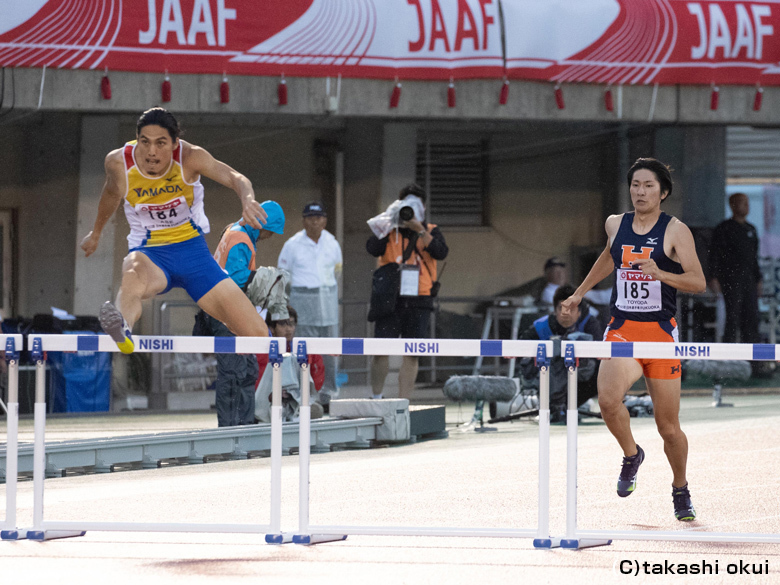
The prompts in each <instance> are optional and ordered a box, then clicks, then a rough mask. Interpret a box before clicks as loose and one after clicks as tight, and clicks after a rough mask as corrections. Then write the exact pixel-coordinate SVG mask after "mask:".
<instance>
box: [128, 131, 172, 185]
mask: <svg viewBox="0 0 780 585" xmlns="http://www.w3.org/2000/svg"><path fill="white" fill-rule="evenodd" d="M178 144H179V142H178V140H174V139H173V138H171V135H170V133H169V132H168V130H166V129H165V128H163V127H162V126H158V125H157V124H149V125H148V126H144V127H143V128H141V130H140V131H139V132H138V146H136V148H135V162H136V164H137V165H138V166H139V167H140V169H141V171H142V172H143V173H144V174H145V175H149V176H151V177H159V176H160V175H162V174H163V173H165V171H167V170H168V167H169V166H170V164H171V159H172V158H173V151H174V150H176V147H177V146H178Z"/></svg>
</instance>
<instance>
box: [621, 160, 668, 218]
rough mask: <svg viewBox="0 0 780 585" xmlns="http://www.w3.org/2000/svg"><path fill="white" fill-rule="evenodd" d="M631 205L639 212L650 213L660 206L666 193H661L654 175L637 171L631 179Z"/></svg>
mask: <svg viewBox="0 0 780 585" xmlns="http://www.w3.org/2000/svg"><path fill="white" fill-rule="evenodd" d="M629 190H630V191H631V203H633V204H634V209H636V210H637V211H639V212H647V211H652V210H653V209H654V208H656V207H658V206H660V205H661V201H663V200H664V199H665V198H666V195H667V192H666V191H664V192H661V183H659V182H658V177H657V176H656V175H655V173H654V172H653V171H651V170H648V169H639V170H638V171H636V172H635V173H634V176H633V178H632V179H631V188H630V189H629Z"/></svg>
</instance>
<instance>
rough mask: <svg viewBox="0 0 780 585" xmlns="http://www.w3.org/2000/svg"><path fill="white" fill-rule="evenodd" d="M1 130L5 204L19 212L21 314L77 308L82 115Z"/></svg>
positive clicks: (0, 180) (31, 120) (34, 119)
mask: <svg viewBox="0 0 780 585" xmlns="http://www.w3.org/2000/svg"><path fill="white" fill-rule="evenodd" d="M0 132H2V139H0V207H2V208H5V209H16V210H17V212H18V216H17V217H18V225H17V238H18V256H17V258H16V260H17V274H18V288H17V291H16V303H15V309H16V313H17V314H23V315H26V316H32V315H34V314H36V313H50V309H49V307H51V306H55V307H59V308H62V309H66V310H71V309H72V306H73V269H74V264H75V250H74V247H73V246H72V245H71V243H72V242H73V241H74V240H75V238H76V207H77V201H78V191H79V159H80V153H79V145H80V134H81V125H80V116H79V115H78V114H75V113H61V112H60V113H48V114H46V115H45V116H43V115H39V114H35V115H32V116H29V117H28V118H27V119H26V120H25V123H24V125H6V126H3V127H2V130H1V131H0Z"/></svg>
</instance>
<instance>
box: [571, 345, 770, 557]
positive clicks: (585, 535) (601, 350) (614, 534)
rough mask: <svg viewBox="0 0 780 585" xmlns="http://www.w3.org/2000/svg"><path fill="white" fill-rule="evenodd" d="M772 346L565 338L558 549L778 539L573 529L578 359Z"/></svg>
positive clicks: (727, 352)
mask: <svg viewBox="0 0 780 585" xmlns="http://www.w3.org/2000/svg"><path fill="white" fill-rule="evenodd" d="M778 347H780V346H776V345H769V344H758V343H756V344H751V343H668V342H667V343H657V342H642V343H638V342H636V343H626V342H609V341H564V342H563V343H562V344H561V352H562V354H563V356H564V359H565V360H566V365H567V370H568V381H569V388H568V404H567V412H566V435H567V464H566V471H567V473H566V536H565V538H564V539H563V540H561V548H570V549H579V548H585V547H589V546H598V545H604V544H609V543H611V541H612V539H616V540H617V539H621V540H662V541H677V542H721V543H725V542H733V543H746V542H752V543H780V534H757V533H742V532H704V531H702V530H698V529H685V530H679V531H653V530H580V529H578V528H577V424H578V416H577V364H576V359H577V358H638V359H679V360H686V359H697V360H749V361H759V360H764V361H774V360H775V359H776V356H777V355H780V352H778Z"/></svg>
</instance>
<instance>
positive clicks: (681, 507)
mask: <svg viewBox="0 0 780 585" xmlns="http://www.w3.org/2000/svg"><path fill="white" fill-rule="evenodd" d="M672 500H673V501H674V516H675V518H677V519H678V520H680V521H681V522H690V521H691V520H696V510H694V509H693V504H692V503H691V492H689V491H688V484H687V483H686V484H685V485H684V486H683V487H681V488H676V487H674V486H672Z"/></svg>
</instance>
